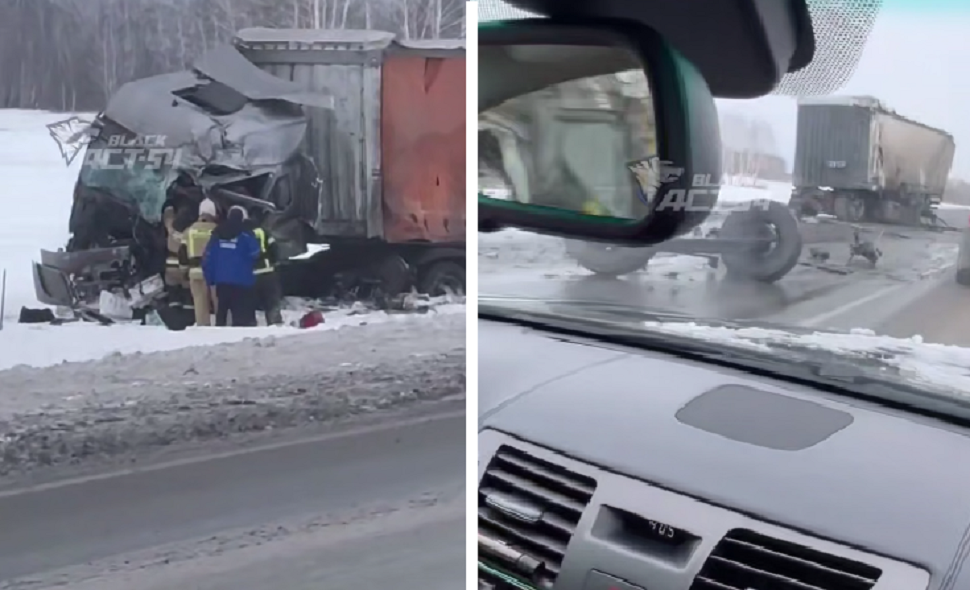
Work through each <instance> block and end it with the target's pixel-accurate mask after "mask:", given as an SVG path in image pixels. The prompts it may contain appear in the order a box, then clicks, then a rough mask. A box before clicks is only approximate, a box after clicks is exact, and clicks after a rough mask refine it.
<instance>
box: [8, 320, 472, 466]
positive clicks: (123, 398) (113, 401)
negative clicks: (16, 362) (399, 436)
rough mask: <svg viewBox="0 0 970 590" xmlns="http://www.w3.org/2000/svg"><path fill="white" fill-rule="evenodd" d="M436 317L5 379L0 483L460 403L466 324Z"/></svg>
mask: <svg viewBox="0 0 970 590" xmlns="http://www.w3.org/2000/svg"><path fill="white" fill-rule="evenodd" d="M433 317H434V319H431V318H432V316H431V315H430V314H429V315H427V316H418V315H413V314H407V315H402V316H398V317H397V318H395V320H394V321H390V320H389V321H384V322H377V323H375V324H373V325H367V326H363V327H357V326H346V327H344V328H342V329H340V330H325V329H323V330H318V329H314V330H305V331H302V332H301V334H304V335H301V336H299V337H289V338H277V337H265V338H260V339H256V338H249V339H246V340H243V341H241V342H230V343H222V344H215V345H212V346H203V347H194V348H183V349H181V350H170V351H163V352H154V353H148V354H131V355H111V356H108V357H106V358H103V359H100V360H92V361H88V362H77V363H62V364H60V365H56V366H52V367H45V368H34V367H25V366H20V367H15V368H13V369H8V370H6V371H0V392H3V395H0V477H2V476H3V475H5V474H9V473H12V472H18V471H23V470H32V469H34V468H36V467H39V466H50V465H56V464H61V463H65V462H69V463H71V464H76V463H78V462H80V461H85V460H88V459H99V458H100V459H111V458H113V457H118V456H126V457H127V456H129V455H131V454H136V453H141V452H145V451H149V450H152V449H158V448H159V447H165V446H169V445H172V444H177V443H185V442H203V441H211V440H224V439H225V438H226V437H227V436H230V435H233V434H243V433H260V432H267V431H278V430H280V429H283V428H292V427H298V426H308V425H314V424H319V423H320V422H330V421H334V420H342V419H346V418H348V417H351V416H356V415H361V414H366V413H373V412H378V411H382V410H386V409H392V408H400V407H404V406H406V405H409V404H414V403H420V402H425V401H435V400H443V399H451V398H454V397H455V396H460V395H462V394H463V393H464V391H465V318H464V314H458V313H449V314H444V315H438V314H436V315H435V316H433ZM111 329H112V328H108V330H111ZM233 330H236V329H225V330H224V331H226V332H232V331H233ZM240 330H241V329H240ZM131 459H135V457H131ZM126 461H127V460H126Z"/></svg>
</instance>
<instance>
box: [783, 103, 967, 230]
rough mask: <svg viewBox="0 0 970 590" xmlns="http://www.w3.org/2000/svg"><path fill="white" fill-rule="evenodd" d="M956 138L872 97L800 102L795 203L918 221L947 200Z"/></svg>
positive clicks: (852, 217)
mask: <svg viewBox="0 0 970 590" xmlns="http://www.w3.org/2000/svg"><path fill="white" fill-rule="evenodd" d="M954 151H955V144H954V141H953V136H952V135H950V134H949V133H947V132H946V131H944V130H942V129H936V128H934V127H930V126H928V125H925V124H923V123H920V122H918V121H914V120H912V119H907V118H906V117H903V116H901V115H899V114H897V113H896V112H894V111H893V110H891V109H889V108H888V107H886V106H885V105H884V104H883V103H882V102H880V101H879V100H878V99H876V98H873V97H868V96H830V97H810V98H802V99H800V100H799V103H798V126H797V139H796V145H795V166H794V174H793V188H792V196H791V201H790V206H791V207H792V208H793V209H794V210H795V211H796V212H797V213H798V214H800V215H816V214H819V213H822V214H827V215H833V216H835V217H837V218H838V219H841V220H844V221H849V222H852V223H857V222H863V221H868V222H879V223H889V224H895V225H907V226H919V225H922V224H923V223H924V220H926V219H927V218H930V219H933V218H934V217H935V214H934V213H933V210H934V209H935V208H936V207H937V206H938V205H939V204H940V203H941V202H942V200H943V192H944V190H945V188H946V183H947V178H948V176H949V173H950V168H951V166H952V165H953V155H954Z"/></svg>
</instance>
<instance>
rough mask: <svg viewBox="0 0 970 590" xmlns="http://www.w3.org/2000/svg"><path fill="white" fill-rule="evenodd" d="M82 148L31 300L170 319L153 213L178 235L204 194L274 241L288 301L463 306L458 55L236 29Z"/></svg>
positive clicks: (133, 86) (372, 35) (360, 38)
mask: <svg viewBox="0 0 970 590" xmlns="http://www.w3.org/2000/svg"><path fill="white" fill-rule="evenodd" d="M85 135H86V139H85V143H86V147H85V148H84V154H83V158H84V159H83V162H82V165H81V169H80V173H79V175H78V180H77V183H76V185H75V188H74V199H73V206H72V210H71V213H70V222H69V231H70V234H71V237H70V240H69V241H68V243H67V244H66V246H65V247H64V248H62V249H59V250H57V251H48V250H44V251H42V252H41V256H40V262H39V263H35V264H34V268H33V272H34V284H35V290H36V293H37V297H38V299H39V301H40V302H41V303H44V304H48V305H55V306H62V307H69V308H71V309H74V310H76V311H78V312H82V311H83V312H84V313H98V310H99V309H100V305H101V303H104V304H105V305H109V304H111V302H110V301H108V300H110V299H112V298H114V299H116V300H117V299H119V298H120V299H122V300H123V305H122V307H123V306H127V307H129V308H131V309H133V310H135V311H134V313H135V314H138V313H139V312H144V310H147V309H151V308H158V309H161V308H162V307H165V306H168V305H169V304H170V303H171V298H172V297H173V294H172V293H171V290H170V289H168V288H166V286H165V284H164V282H163V280H162V272H163V270H164V262H165V258H166V232H165V228H164V226H163V223H162V211H163V209H164V208H167V207H168V206H170V205H171V206H174V207H175V209H176V211H177V214H176V223H175V229H176V230H177V231H182V230H184V229H185V228H186V227H188V225H189V224H191V223H192V222H193V221H194V220H195V218H196V217H197V214H198V206H199V203H200V202H201V201H202V200H203V199H204V198H206V197H208V198H210V199H212V200H213V201H214V202H216V204H217V206H218V207H219V208H220V209H221V210H223V211H225V210H226V209H228V207H229V206H231V205H242V206H244V207H246V209H247V210H248V211H249V214H250V217H251V218H252V219H254V220H256V221H257V222H258V223H259V224H260V225H261V226H262V227H264V228H265V229H266V231H267V232H268V233H270V234H271V235H273V236H274V237H275V238H276V240H277V243H278V245H279V247H280V251H281V254H282V256H283V257H284V258H285V259H286V261H285V262H284V263H282V264H281V265H280V267H279V271H280V277H281V281H282V283H283V289H284V294H286V295H293V296H303V297H320V296H332V295H337V296H344V297H368V296H372V295H375V294H377V295H380V296H383V297H393V296H395V295H399V294H401V293H405V292H410V291H413V290H417V291H421V292H425V293H430V294H432V295H438V294H441V293H446V292H459V293H463V291H464V284H465V266H464V265H465V245H464V242H465V194H464V190H465V51H464V40H435V41H405V40H400V39H397V38H396V37H395V36H394V35H393V34H391V33H386V32H381V31H349V30H341V31H327V30H302V29H301V30H280V29H263V28H257V29H245V30H242V31H240V32H239V33H238V34H237V36H236V38H235V40H234V42H233V44H232V45H224V46H220V47H217V48H215V49H213V50H211V51H209V52H207V53H205V54H204V55H202V56H201V57H200V58H199V59H198V60H197V61H196V62H195V63H194V64H193V66H192V68H191V69H189V70H187V71H182V72H175V73H169V74H162V75H158V76H152V77H149V78H145V79H141V80H137V81H134V82H129V83H127V84H125V85H123V86H122V87H121V88H119V89H118V91H117V92H116V93H115V94H114V96H112V97H111V99H110V100H109V102H108V105H107V106H106V107H105V109H104V110H103V111H102V112H101V113H99V114H98V115H97V117H96V118H95V119H94V121H93V122H91V123H90V125H89V126H88V127H87V130H86V132H85ZM313 244H322V245H324V248H323V249H321V250H320V251H318V252H316V253H315V254H312V255H308V254H307V252H308V247H309V246H311V245H313ZM301 255H302V256H301ZM106 294H109V295H106ZM117 303H118V301H115V304H117Z"/></svg>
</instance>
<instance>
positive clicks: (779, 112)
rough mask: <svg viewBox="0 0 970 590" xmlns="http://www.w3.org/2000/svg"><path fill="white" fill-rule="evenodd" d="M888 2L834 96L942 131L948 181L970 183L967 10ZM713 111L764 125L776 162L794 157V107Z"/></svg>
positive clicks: (736, 106) (725, 105) (728, 103)
mask: <svg viewBox="0 0 970 590" xmlns="http://www.w3.org/2000/svg"><path fill="white" fill-rule="evenodd" d="M898 6H899V4H898V3H897V2H892V3H887V5H886V6H885V7H884V8H883V11H882V13H881V14H880V15H879V17H878V19H877V20H876V24H875V27H874V28H873V31H872V35H871V36H870V37H869V41H868V43H867V44H866V47H865V50H864V52H863V55H862V59H861V61H860V62H859V68H858V70H856V73H855V75H854V76H853V77H852V78H851V79H850V80H849V82H848V84H847V85H846V86H845V87H844V88H842V89H841V90H840V91H839V92H838V94H866V95H872V96H875V97H876V98H879V99H881V100H882V101H883V102H884V103H885V104H886V105H887V106H889V107H890V108H893V109H895V110H896V112H898V113H899V114H901V115H904V116H906V117H910V118H912V119H916V120H917V121H921V122H923V123H926V124H928V125H932V126H934V127H941V128H943V129H946V130H947V131H949V132H950V133H951V134H953V137H954V139H955V141H956V145H957V149H956V157H955V159H954V163H953V175H954V176H959V177H962V178H964V179H968V180H970V5H967V6H966V7H965V8H962V9H957V8H954V9H953V10H945V11H939V10H938V11H933V13H932V14H930V15H923V16H920V15H918V14H914V12H915V11H914V10H912V9H910V10H906V9H900V8H898ZM718 106H719V108H721V109H725V110H727V111H729V112H737V113H739V114H744V115H746V116H747V117H748V118H750V119H761V120H765V121H766V122H769V123H770V124H771V126H772V128H773V129H774V131H775V138H776V140H777V143H778V147H779V150H780V151H781V155H782V156H784V157H785V158H786V159H787V160H788V161H789V167H790V164H791V160H792V156H793V155H794V151H795V102H794V99H793V98H789V97H781V96H770V97H766V98H760V99H756V100H721V101H718Z"/></svg>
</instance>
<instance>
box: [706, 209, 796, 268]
mask: <svg viewBox="0 0 970 590" xmlns="http://www.w3.org/2000/svg"><path fill="white" fill-rule="evenodd" d="M719 235H720V237H722V238H729V239H744V238H749V239H750V238H755V237H762V236H763V237H772V238H774V241H773V242H772V243H771V244H770V245H768V246H765V245H761V244H759V245H757V246H753V247H752V249H751V250H748V251H741V252H730V253H725V254H723V255H722V256H721V259H722V260H723V261H724V266H725V268H726V269H727V275H728V276H729V277H732V278H739V279H745V280H754V281H758V282H762V283H774V282H775V281H777V280H779V279H781V278H782V277H784V276H785V275H787V274H788V273H789V272H791V270H792V269H793V268H795V265H796V264H798V259H799V258H800V257H801V255H802V235H801V232H800V231H799V229H798V221H797V220H796V219H795V217H794V216H793V215H792V214H791V211H789V210H788V207H786V206H785V205H783V204H781V203H776V202H774V201H769V202H767V206H762V205H761V204H756V205H753V206H752V207H751V208H749V209H747V210H744V211H735V212H733V213H731V214H730V215H728V217H727V219H725V220H724V225H723V226H722V227H721V232H720V234H719Z"/></svg>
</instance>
